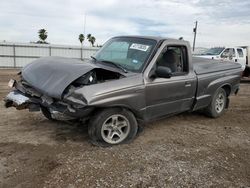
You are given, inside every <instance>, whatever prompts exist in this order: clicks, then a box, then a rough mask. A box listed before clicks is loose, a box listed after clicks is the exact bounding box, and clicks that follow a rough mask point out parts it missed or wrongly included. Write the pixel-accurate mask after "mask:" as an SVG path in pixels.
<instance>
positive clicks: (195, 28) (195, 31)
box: [193, 21, 198, 51]
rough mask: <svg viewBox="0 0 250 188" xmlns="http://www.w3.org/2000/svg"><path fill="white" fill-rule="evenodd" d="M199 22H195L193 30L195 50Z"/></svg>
mask: <svg viewBox="0 0 250 188" xmlns="http://www.w3.org/2000/svg"><path fill="white" fill-rule="evenodd" d="M197 24H198V21H196V22H195V27H194V28H193V32H194V41H193V51H194V49H195V40H196V33H197Z"/></svg>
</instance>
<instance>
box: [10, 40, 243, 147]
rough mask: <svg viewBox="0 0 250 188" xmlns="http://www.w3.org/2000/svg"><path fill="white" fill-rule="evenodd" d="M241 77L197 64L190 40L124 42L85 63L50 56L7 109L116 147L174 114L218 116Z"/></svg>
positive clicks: (225, 66) (231, 67)
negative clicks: (77, 128)
mask: <svg viewBox="0 0 250 188" xmlns="http://www.w3.org/2000/svg"><path fill="white" fill-rule="evenodd" d="M240 77H241V66H240V65H239V64H235V63H230V62H228V63H225V62H224V63H221V62H217V61H215V60H207V59H202V58H198V57H192V54H191V50H190V45H189V43H188V42H187V41H184V40H175V39H168V38H161V37H143V36H121V37H114V38H112V39H110V40H109V41H108V42H106V43H105V45H104V46H103V47H102V48H101V49H100V50H99V51H98V52H97V53H96V55H95V56H94V57H92V59H91V60H89V61H87V62H82V61H79V60H75V59H69V58H62V57H46V58H40V59H38V60H36V61H34V62H32V63H30V64H28V65H27V66H25V67H24V68H23V69H22V71H21V72H20V80H18V81H16V80H10V82H9V86H10V87H12V88H13V89H12V91H11V92H10V93H9V94H8V95H7V96H6V98H5V106H6V107H11V106H13V107H15V108H16V109H25V108H28V109H29V110H30V111H40V110H41V112H42V113H43V114H44V116H45V117H46V118H48V119H50V120H77V121H81V122H82V123H83V124H88V133H89V136H90V138H91V140H92V141H93V143H97V144H102V145H115V144H121V143H128V142H129V141H131V140H133V138H134V137H135V136H136V134H137V132H138V127H139V125H142V124H144V123H145V122H149V121H152V120H155V119H159V118H162V117H165V116H168V115H173V114H178V113H182V112H185V111H196V110H202V111H204V112H205V114H207V115H208V116H210V117H213V118H216V117H219V116H220V115H222V114H223V113H224V111H225V109H226V108H228V105H229V96H230V94H233V93H235V94H236V93H237V91H238V90H239V86H240Z"/></svg>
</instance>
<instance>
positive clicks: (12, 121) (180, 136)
mask: <svg viewBox="0 0 250 188" xmlns="http://www.w3.org/2000/svg"><path fill="white" fill-rule="evenodd" d="M16 72H17V71H16V70H1V71H0V98H1V99H2V98H3V97H4V96H5V95H6V93H7V92H8V91H9V89H8V88H7V86H6V85H7V81H8V80H9V78H11V77H13V76H14V74H15V73H16ZM3 104H4V103H3V101H2V100H1V102H0V187H25V188H28V187H32V188H33V187H68V188H74V187H116V188H117V187H137V188H139V187H250V84H242V85H241V90H240V92H239V95H238V96H232V97H231V105H230V108H229V109H228V111H227V112H226V113H225V114H224V115H223V116H222V117H220V118H218V119H210V118H207V117H205V116H204V115H201V114H198V113H185V114H181V115H178V116H174V117H170V118H167V119H164V120H160V121H157V122H154V123H151V124H148V125H147V126H146V127H145V129H144V131H143V133H142V134H141V135H140V136H138V137H137V138H136V139H135V140H134V142H132V143H131V144H127V145H120V146H116V147H110V148H100V147H96V146H92V145H91V144H90V142H89V141H88V135H87V129H86V126H84V125H79V124H68V123H63V122H56V121H54V122H53V121H49V120H47V119H45V118H44V117H43V116H42V115H41V113H30V112H28V111H27V110H23V111H17V110H15V109H14V108H9V109H5V108H4V106H3Z"/></svg>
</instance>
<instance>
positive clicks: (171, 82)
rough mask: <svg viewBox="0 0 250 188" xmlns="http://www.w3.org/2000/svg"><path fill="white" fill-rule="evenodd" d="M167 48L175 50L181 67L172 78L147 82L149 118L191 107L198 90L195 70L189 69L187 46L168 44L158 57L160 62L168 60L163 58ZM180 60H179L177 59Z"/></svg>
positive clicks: (147, 110) (157, 78) (156, 78)
mask: <svg viewBox="0 0 250 188" xmlns="http://www.w3.org/2000/svg"><path fill="white" fill-rule="evenodd" d="M167 50H174V51H175V52H176V53H177V55H178V59H179V62H175V63H179V65H177V67H178V66H180V69H176V70H175V71H176V72H173V73H172V77H170V78H159V77H157V76H156V77H155V78H154V79H152V80H150V81H148V82H147V83H146V93H145V94H146V117H147V118H148V119H155V118H159V117H161V116H165V115H168V114H173V113H179V112H183V111H187V110H189V109H191V107H192V105H193V102H194V96H195V92H196V75H195V74H194V73H193V71H189V65H188V61H189V59H190V58H188V51H187V47H186V46H177V45H173V46H171V45H170V46H167V47H166V48H164V50H163V51H162V53H161V54H160V55H159V58H158V59H157V61H156V62H155V63H156V66H157V64H158V62H162V61H166V66H167V64H168V63H173V62H167V61H168V60H167V59H165V60H162V59H161V58H162V57H163V55H164V53H166V52H167ZM177 61H178V60H177Z"/></svg>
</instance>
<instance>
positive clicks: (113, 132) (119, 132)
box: [88, 108, 138, 146]
mask: <svg viewBox="0 0 250 188" xmlns="http://www.w3.org/2000/svg"><path fill="white" fill-rule="evenodd" d="M137 129H138V124H137V121H136V118H135V116H134V115H133V113H132V112H130V111H128V110H125V109H122V108H110V109H105V110H102V111H100V112H99V113H97V114H96V115H95V116H94V117H93V118H92V119H91V120H90V123H89V127H88V133H89V136H90V139H91V141H92V143H93V144H94V145H98V146H112V145H117V144H124V143H128V142H130V141H132V140H133V139H134V137H135V136H136V133H137Z"/></svg>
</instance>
